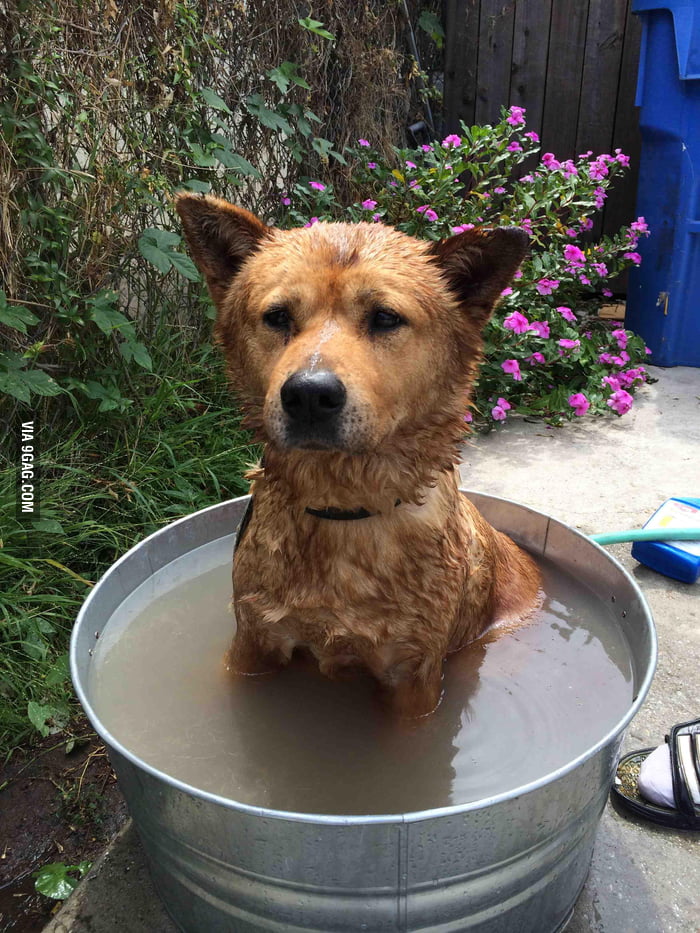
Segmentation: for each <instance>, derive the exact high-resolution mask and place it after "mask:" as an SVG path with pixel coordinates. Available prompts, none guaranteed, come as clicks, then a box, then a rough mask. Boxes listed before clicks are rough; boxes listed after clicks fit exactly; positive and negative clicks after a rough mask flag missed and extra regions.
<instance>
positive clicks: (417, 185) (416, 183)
mask: <svg viewBox="0 0 700 933" xmlns="http://www.w3.org/2000/svg"><path fill="white" fill-rule="evenodd" d="M408 187H409V188H420V182H419V181H418V180H417V179H415V178H414V179H413V181H409V183H408Z"/></svg>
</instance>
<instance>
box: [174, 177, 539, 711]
mask: <svg viewBox="0 0 700 933" xmlns="http://www.w3.org/2000/svg"><path fill="white" fill-rule="evenodd" d="M176 204H177V209H178V212H179V214H180V216H181V218H182V222H183V226H184V230H185V236H186V239H187V242H188V244H189V248H190V250H191V252H192V255H193V257H194V259H195V261H196V263H197V265H198V267H199V269H200V270H201V272H202V273H203V275H204V277H205V279H206V282H207V285H208V287H209V291H210V293H211V296H212V298H213V300H214V303H215V305H216V309H217V318H216V324H215V337H216V339H217V341H218V343H219V344H220V346H221V348H222V350H223V353H224V356H225V359H226V364H227V370H228V374H229V377H230V380H231V383H232V386H233V388H234V390H235V391H236V393H237V395H238V397H239V399H240V401H241V404H242V406H243V409H244V411H245V412H246V415H247V423H248V424H249V425H250V426H251V427H252V428H254V429H255V431H256V433H257V435H258V437H259V438H260V439H261V440H262V441H264V443H265V452H264V458H263V465H261V466H260V467H259V468H257V469H256V470H254V471H253V472H252V474H251V478H252V480H253V482H252V486H251V492H252V494H253V497H254V506H255V507H254V511H253V514H252V518H251V521H250V524H249V526H248V528H247V529H246V533H245V535H244V536H243V539H242V540H241V542H240V546H239V547H238V548H237V549H236V554H235V559H234V567H233V591H234V607H235V614H236V619H237V630H236V634H235V637H234V640H233V644H232V647H231V651H230V653H229V665H230V667H231V669H232V670H234V671H236V672H239V673H242V674H257V673H262V672H266V671H270V670H274V669H276V668H278V667H279V666H280V665H284V664H286V663H287V662H288V661H289V660H290V658H291V656H292V653H293V652H294V651H295V649H305V651H306V652H308V653H310V654H312V655H313V656H314V657H315V659H316V661H317V662H318V665H319V667H320V670H321V671H322V672H323V673H324V674H327V675H329V676H333V675H336V674H338V673H340V672H341V671H342V670H343V669H346V668H352V667H358V666H359V667H361V668H364V669H366V670H368V671H369V672H371V674H372V675H373V676H374V677H375V678H376V680H377V681H378V682H379V683H380V684H381V685H382V687H383V688H384V690H385V693H386V695H387V697H388V698H389V700H390V702H391V704H392V706H393V707H394V708H395V709H396V710H397V711H398V713H399V714H400V715H401V716H406V717H417V716H422V715H426V714H428V713H430V712H431V711H432V710H433V709H435V707H436V706H437V704H438V703H439V700H440V693H441V680H442V665H443V660H444V658H445V657H446V655H447V654H448V653H449V652H452V651H455V650H457V649H458V648H461V647H462V646H463V645H466V644H467V643H469V642H471V641H474V640H475V639H477V638H479V637H480V636H482V635H483V633H484V632H486V631H487V630H488V629H490V628H491V627H492V626H493V625H494V624H495V623H502V622H511V623H513V622H516V621H517V620H522V619H524V618H526V617H527V616H528V614H530V613H531V612H532V610H533V608H534V607H535V606H536V604H537V600H538V594H539V583H540V576H539V571H538V569H537V567H536V565H535V564H534V562H533V561H532V560H531V558H530V557H529V556H528V555H527V554H526V553H525V552H524V551H522V550H521V549H520V548H519V547H517V546H516V545H515V544H514V543H513V542H512V541H511V540H510V539H509V538H508V537H506V536H505V535H503V534H501V533H500V532H498V531H495V530H494V529H493V528H492V527H491V526H490V525H489V524H488V523H487V522H486V521H485V520H484V519H483V518H482V517H481V515H480V514H479V512H478V511H477V510H476V509H475V507H474V506H473V505H472V504H471V503H470V502H469V500H468V499H467V498H466V497H465V496H464V495H463V494H461V493H460V492H459V491H458V485H457V467H456V465H457V463H458V461H459V452H460V444H461V442H462V440H463V437H464V430H465V420H464V416H465V412H466V411H467V410H468V405H469V398H470V391H471V387H472V384H473V381H474V378H475V375H476V372H477V367H478V364H479V361H480V357H481V352H482V338H481V330H482V327H483V325H484V324H485V322H486V321H487V319H488V318H489V316H490V314H491V312H492V310H493V307H494V305H495V303H496V302H497V301H498V298H499V295H500V293H501V291H502V290H503V289H504V288H505V287H506V286H507V285H508V283H509V282H510V280H511V278H512V276H513V273H514V272H515V271H516V269H517V268H518V266H519V265H520V263H521V262H522V260H523V257H524V255H525V253H526V250H527V236H526V235H525V234H524V233H523V232H522V231H521V230H517V229H512V228H505V229H494V230H479V229H474V230H469V231H467V232H464V233H461V234H459V235H457V236H453V237H450V238H449V239H447V240H443V241H441V242H439V243H429V242H426V241H419V240H416V239H414V238H412V237H410V236H407V235H406V234H403V233H400V232H399V231H397V230H395V229H393V228H392V227H389V226H385V225H383V224H368V223H358V224H345V223H337V224H335V223H333V224H331V223H328V224H327V223H316V224H314V225H313V226H311V227H307V228H301V229H294V230H285V231H283V230H278V229H274V228H271V227H268V226H266V225H265V224H264V223H263V222H262V221H261V220H259V219H258V218H257V217H255V216H254V215H253V214H251V213H249V212H248V211H245V210H243V209H241V208H238V207H234V206H233V205H231V204H229V203H227V202H226V201H222V200H219V199H216V198H213V197H208V196H207V197H202V196H197V195H190V194H181V195H179V196H178V199H177V202H176ZM307 509H312V510H317V511H318V510H321V511H322V510H327V509H337V510H343V511H345V512H350V513H356V512H358V510H364V512H366V513H369V516H368V517H364V518H362V519H358V520H334V519H332V518H328V517H327V514H328V513H325V514H324V515H323V516H319V515H318V514H312V513H310V512H309V511H307Z"/></svg>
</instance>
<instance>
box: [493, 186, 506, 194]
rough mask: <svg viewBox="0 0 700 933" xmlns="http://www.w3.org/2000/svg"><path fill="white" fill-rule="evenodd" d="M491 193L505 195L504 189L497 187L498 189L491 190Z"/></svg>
mask: <svg viewBox="0 0 700 933" xmlns="http://www.w3.org/2000/svg"><path fill="white" fill-rule="evenodd" d="M493 193H494V194H505V193H506V189H505V188H502V187H501V186H500V185H499V186H498V188H494V189H493Z"/></svg>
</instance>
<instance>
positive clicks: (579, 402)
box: [567, 392, 591, 418]
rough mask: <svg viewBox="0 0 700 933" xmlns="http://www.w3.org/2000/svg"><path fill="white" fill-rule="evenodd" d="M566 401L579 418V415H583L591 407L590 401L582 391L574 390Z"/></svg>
mask: <svg viewBox="0 0 700 933" xmlns="http://www.w3.org/2000/svg"><path fill="white" fill-rule="evenodd" d="M567 401H568V402H569V405H571V407H572V408H573V410H574V414H575V415H577V416H578V417H579V418H580V417H581V415H585V414H586V412H587V411H588V409H589V408H590V407H591V403H590V402H589V401H588V399H587V398H586V396H585V395H584V394H583V392H575V393H574V394H573V395H570V396H569V398H568V400H567Z"/></svg>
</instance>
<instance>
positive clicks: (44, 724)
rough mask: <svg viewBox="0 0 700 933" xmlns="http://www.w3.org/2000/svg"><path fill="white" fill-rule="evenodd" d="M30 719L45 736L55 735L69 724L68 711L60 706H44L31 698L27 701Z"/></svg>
mask: <svg viewBox="0 0 700 933" xmlns="http://www.w3.org/2000/svg"><path fill="white" fill-rule="evenodd" d="M27 716H28V718H29V721H30V722H31V724H32V725H33V726H34V728H35V729H37V730H38V731H39V732H40V733H41V734H42V735H43V736H44V738H46V736H47V735H54V734H55V733H56V732H61V730H62V729H63V728H64V727H65V726H66V725H68V718H69V717H68V711H67V710H66V708H65V707H60V706H42V705H41V704H40V703H35V702H34V700H30V701H29V703H27Z"/></svg>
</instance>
